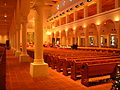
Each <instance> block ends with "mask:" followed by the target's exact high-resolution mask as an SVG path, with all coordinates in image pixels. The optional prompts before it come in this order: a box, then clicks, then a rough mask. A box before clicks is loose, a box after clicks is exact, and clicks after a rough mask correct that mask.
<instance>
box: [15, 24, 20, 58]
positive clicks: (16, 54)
mask: <svg viewBox="0 0 120 90" xmlns="http://www.w3.org/2000/svg"><path fill="white" fill-rule="evenodd" d="M16 33H17V37H16V39H17V40H16V42H17V48H16V53H15V56H17V57H18V56H19V55H20V53H21V51H20V25H18V26H16Z"/></svg>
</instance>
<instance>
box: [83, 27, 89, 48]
mask: <svg viewBox="0 0 120 90" xmlns="http://www.w3.org/2000/svg"><path fill="white" fill-rule="evenodd" d="M83 29H84V32H85V47H88V46H89V45H88V43H89V42H88V41H89V40H88V35H87V28H86V27H84V28H83Z"/></svg>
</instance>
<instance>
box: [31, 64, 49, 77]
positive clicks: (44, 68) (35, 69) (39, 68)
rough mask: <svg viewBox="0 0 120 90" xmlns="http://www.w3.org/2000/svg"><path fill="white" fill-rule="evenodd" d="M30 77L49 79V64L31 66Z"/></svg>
mask: <svg viewBox="0 0 120 90" xmlns="http://www.w3.org/2000/svg"><path fill="white" fill-rule="evenodd" d="M30 75H31V76H32V77H47V76H48V64H46V63H43V64H40V63H38V64H36V63H31V64H30Z"/></svg>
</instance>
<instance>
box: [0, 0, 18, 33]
mask: <svg viewBox="0 0 120 90" xmlns="http://www.w3.org/2000/svg"><path fill="white" fill-rule="evenodd" d="M15 7H16V0H0V31H1V30H2V31H3V30H9V28H10V25H11V21H12V18H13V15H14V10H15Z"/></svg>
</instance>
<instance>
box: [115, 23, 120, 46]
mask: <svg viewBox="0 0 120 90" xmlns="http://www.w3.org/2000/svg"><path fill="white" fill-rule="evenodd" d="M115 29H116V30H117V33H118V34H117V36H118V48H120V21H115Z"/></svg>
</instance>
